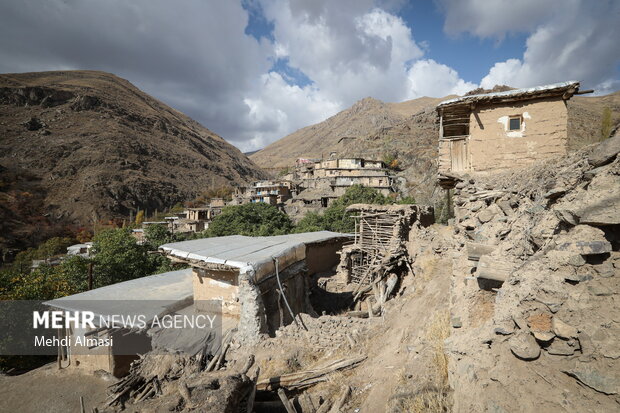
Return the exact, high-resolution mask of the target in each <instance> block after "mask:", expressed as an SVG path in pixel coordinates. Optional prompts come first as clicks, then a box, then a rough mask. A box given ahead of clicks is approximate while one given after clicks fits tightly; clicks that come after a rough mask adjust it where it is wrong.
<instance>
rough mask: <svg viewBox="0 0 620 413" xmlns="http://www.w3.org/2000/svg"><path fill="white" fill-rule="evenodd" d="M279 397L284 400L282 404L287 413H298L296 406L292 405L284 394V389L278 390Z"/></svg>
mask: <svg viewBox="0 0 620 413" xmlns="http://www.w3.org/2000/svg"><path fill="white" fill-rule="evenodd" d="M278 396H279V397H280V400H282V404H283V405H284V408H285V409H286V412H287V413H297V410H295V406H293V403H291V401H290V400H289V399H288V397H286V393H284V389H283V388H282V387H280V388H279V389H278Z"/></svg>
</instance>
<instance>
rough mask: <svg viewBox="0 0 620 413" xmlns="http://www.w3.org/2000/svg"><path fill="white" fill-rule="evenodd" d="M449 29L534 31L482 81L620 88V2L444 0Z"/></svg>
mask: <svg viewBox="0 0 620 413" xmlns="http://www.w3.org/2000/svg"><path fill="white" fill-rule="evenodd" d="M441 4H442V7H443V9H444V11H445V13H446V24H445V27H444V29H445V31H446V32H448V33H451V34H455V33H461V32H468V33H471V34H473V35H476V36H480V37H496V38H498V39H501V38H503V37H504V36H505V35H506V34H508V33H510V32H518V31H520V32H526V33H528V34H529V37H528V39H527V42H526V50H525V53H524V54H523V56H522V57H520V58H512V59H508V60H506V61H503V62H498V63H496V64H495V65H494V66H493V67H492V68H491V69H490V70H489V73H488V74H487V75H486V76H485V77H484V78H483V79H482V81H481V86H482V87H485V88H489V87H493V86H494V85H496V84H507V85H511V86H515V87H529V86H534V85H540V84H545V83H553V82H558V81H564V80H581V81H583V84H584V86H586V87H594V88H596V89H597V92H598V93H608V92H611V91H613V90H614V89H617V88H618V86H620V82H619V81H618V80H617V76H618V65H619V64H620V42H618V41H617V39H618V38H620V25H619V24H618V19H619V18H620V3H619V2H617V1H604V0H603V1H587V0H565V1H564V0H562V1H560V0H551V1H549V2H546V1H538V0H524V1H519V2H515V1H503V0H498V1H482V0H465V1H460V0H459V1H457V0H442V1H441Z"/></svg>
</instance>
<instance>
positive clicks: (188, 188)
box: [0, 71, 265, 225]
mask: <svg viewBox="0 0 620 413" xmlns="http://www.w3.org/2000/svg"><path fill="white" fill-rule="evenodd" d="M0 136H2V139H1V141H0V166H1V167H2V168H0V171H1V170H3V171H5V172H6V173H5V172H3V173H2V175H3V178H4V177H5V176H8V173H9V172H11V173H13V174H23V173H27V174H28V176H31V178H32V179H31V181H32V182H36V183H37V188H38V190H39V191H42V192H43V193H44V195H43V204H44V206H45V209H46V211H47V213H48V214H49V216H50V217H51V218H53V219H65V220H69V221H72V222H76V223H78V222H79V223H81V224H82V225H84V224H87V223H90V222H92V220H93V219H104V218H115V217H121V216H127V215H129V213H130V211H135V210H137V209H147V210H149V211H154V210H155V209H158V210H160V211H161V210H162V209H164V208H166V207H170V206H172V205H174V204H175V203H177V202H179V201H182V200H185V199H187V198H192V197H194V196H196V195H197V194H199V193H201V192H204V191H206V190H207V189H209V188H211V187H217V186H221V185H228V184H233V183H239V184H240V183H244V182H247V181H249V180H252V179H256V178H262V177H264V176H265V174H264V172H263V171H262V170H261V169H260V168H259V167H258V166H256V165H255V164H254V163H253V162H252V161H250V160H249V159H248V158H247V157H246V156H245V155H243V154H242V153H241V152H240V151H239V150H238V149H237V148H235V147H234V146H232V145H230V144H229V143H227V142H226V141H225V140H224V139H222V138H221V137H219V136H218V135H216V134H215V133H213V132H211V131H210V130H208V129H206V128H205V127H203V126H202V125H200V124H199V123H198V122H196V121H194V120H192V119H190V118H189V117H187V116H185V115H184V114H182V113H180V112H178V111H176V110H174V109H172V108H170V107H168V106H166V105H165V104H163V103H162V102H160V101H158V100H156V99H154V98H153V97H151V96H149V95H147V94H145V93H144V92H142V91H141V90H139V89H138V88H136V87H135V86H133V85H132V84H131V83H129V82H128V81H126V80H124V79H121V78H118V77H116V76H114V75H112V74H109V73H104V72H96V71H65V72H40V73H22V74H5V75H0ZM4 180H6V179H4ZM10 184H11V185H12V186H13V187H14V186H15V183H10ZM4 186H5V187H6V186H7V185H6V183H5V185H4Z"/></svg>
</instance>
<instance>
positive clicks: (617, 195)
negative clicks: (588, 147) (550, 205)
mask: <svg viewBox="0 0 620 413" xmlns="http://www.w3.org/2000/svg"><path fill="white" fill-rule="evenodd" d="M614 166H617V165H614ZM616 169H617V168H616ZM619 179H620V178H619V177H618V175H616V174H613V173H600V174H598V175H596V176H595V177H594V179H592V181H591V183H590V185H589V186H588V190H587V191H584V192H583V193H581V194H580V196H578V197H577V198H575V200H574V201H573V202H572V205H573V206H572V207H571V210H572V211H573V212H574V213H575V214H576V215H577V216H578V217H579V223H580V224H588V225H595V226H596V225H617V224H620V208H618V202H619V200H620V185H618V181H619Z"/></svg>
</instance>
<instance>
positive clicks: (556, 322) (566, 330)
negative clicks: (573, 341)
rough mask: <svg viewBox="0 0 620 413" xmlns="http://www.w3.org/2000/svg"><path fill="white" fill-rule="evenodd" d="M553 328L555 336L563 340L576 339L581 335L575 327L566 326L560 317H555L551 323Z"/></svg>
mask: <svg viewBox="0 0 620 413" xmlns="http://www.w3.org/2000/svg"><path fill="white" fill-rule="evenodd" d="M551 326H552V328H553V332H554V333H555V335H556V336H558V337H561V338H565V339H569V338H575V337H577V334H579V331H578V330H577V329H576V328H575V327H573V326H571V325H568V324H566V323H565V322H564V321H562V320H560V319H559V318H558V317H553V320H552V321H551Z"/></svg>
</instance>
